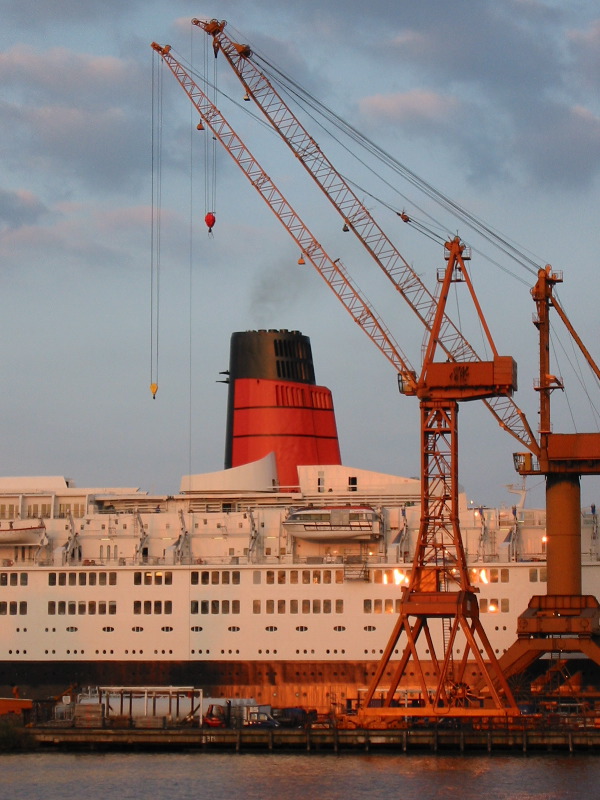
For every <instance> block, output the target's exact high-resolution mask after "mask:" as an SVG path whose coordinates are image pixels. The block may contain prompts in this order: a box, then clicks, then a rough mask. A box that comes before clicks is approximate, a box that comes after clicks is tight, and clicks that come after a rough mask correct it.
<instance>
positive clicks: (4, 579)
mask: <svg viewBox="0 0 600 800" xmlns="http://www.w3.org/2000/svg"><path fill="white" fill-rule="evenodd" d="M0 586H27V573H26V572H0Z"/></svg>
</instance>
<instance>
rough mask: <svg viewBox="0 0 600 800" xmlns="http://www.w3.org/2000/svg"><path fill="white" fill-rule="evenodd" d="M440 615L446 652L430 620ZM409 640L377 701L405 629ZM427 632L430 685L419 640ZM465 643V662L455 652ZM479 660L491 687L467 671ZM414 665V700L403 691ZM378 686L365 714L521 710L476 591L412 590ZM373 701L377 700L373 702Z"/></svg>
mask: <svg viewBox="0 0 600 800" xmlns="http://www.w3.org/2000/svg"><path fill="white" fill-rule="evenodd" d="M433 619H437V620H439V623H440V624H442V625H443V626H444V634H445V635H444V653H443V654H441V657H438V654H437V653H436V650H435V647H434V644H433V639H432V635H431V630H430V625H429V621H430V620H433ZM403 633H404V634H406V644H405V647H404V651H403V653H402V657H401V659H400V660H399V661H398V662H397V664H396V666H395V670H394V672H393V675H392V678H391V681H390V684H389V687H388V688H387V691H382V694H383V698H382V704H381V705H377V704H376V705H373V695H374V693H375V687H376V686H378V685H379V684H380V681H381V679H382V676H383V673H384V671H385V668H386V666H387V665H388V664H389V659H390V657H391V654H392V653H393V651H394V648H395V647H396V645H397V643H398V641H399V639H400V637H401V636H402V634H403ZM421 636H423V637H424V639H425V642H426V643H427V648H428V649H427V653H428V656H427V667H428V668H429V667H430V664H433V667H434V674H433V676H432V677H433V680H434V685H433V686H429V685H428V682H427V679H426V674H425V666H424V663H423V660H422V659H421V657H420V655H419V652H418V649H417V644H418V640H419V638H420V637H421ZM461 643H462V645H463V647H462V648H458V649H459V650H462V657H461V659H460V661H458V660H457V659H455V658H453V656H452V654H453V653H454V652H455V650H456V646H457V645H458V644H461ZM474 665H475V666H476V667H477V668H478V669H479V671H480V673H481V674H483V675H484V676H486V680H487V684H488V685H487V687H486V688H485V689H484V690H483V691H482V692H480V693H477V694H476V693H475V692H474V690H473V688H472V684H473V681H472V680H471V678H470V675H468V674H467V673H468V672H470V671H472V669H473V667H474ZM411 667H412V669H413V671H414V674H415V675H416V679H417V681H418V684H419V687H420V691H419V694H418V699H417V700H416V701H414V702H413V703H412V704H411V705H409V704H408V703H404V704H403V702H402V699H401V698H402V696H401V695H397V690H398V686H399V683H400V680H401V678H402V676H403V675H405V674H406V673H407V672H408V670H409V669H410V668H411ZM371 686H372V691H370V693H369V694H368V695H367V697H366V700H365V705H364V706H363V708H362V709H361V710H360V713H359V719H361V720H363V719H364V720H365V721H367V722H368V720H370V719H373V718H376V719H379V718H381V719H388V720H389V719H390V718H398V717H406V716H420V717H422V716H432V717H437V716H441V717H444V716H460V717H469V716H470V717H482V716H494V717H498V716H503V715H517V714H518V713H519V710H518V708H517V706H516V704H515V702H514V700H513V699H512V695H511V692H510V689H509V687H508V683H507V681H506V680H505V677H504V675H503V673H502V671H501V669H500V668H499V664H498V661H497V660H496V657H495V655H494V652H493V650H492V647H491V645H490V643H489V641H488V638H487V635H486V634H485V631H484V630H483V627H482V625H481V622H480V619H479V606H478V603H477V597H476V595H475V594H474V593H473V592H470V591H458V592H448V591H443V592H435V591H426V592H409V593H407V594H406V596H405V598H404V600H403V603H402V609H401V611H400V614H399V617H398V620H397V622H396V626H395V628H394V632H393V633H392V636H391V637H390V640H389V642H388V645H387V649H386V651H385V653H384V655H383V657H382V659H381V661H380V664H379V666H378V669H377V672H376V674H375V676H374V678H373V681H372V684H371ZM369 703H370V704H371V705H369Z"/></svg>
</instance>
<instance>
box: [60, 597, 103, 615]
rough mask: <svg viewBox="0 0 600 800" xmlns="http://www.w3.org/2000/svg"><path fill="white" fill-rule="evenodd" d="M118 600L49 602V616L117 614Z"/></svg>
mask: <svg viewBox="0 0 600 800" xmlns="http://www.w3.org/2000/svg"><path fill="white" fill-rule="evenodd" d="M116 613H117V601H116V600H98V602H96V600H88V601H87V602H86V601H85V600H79V601H75V600H49V601H48V614H50V615H54V614H60V615H62V614H71V615H72V614H116Z"/></svg>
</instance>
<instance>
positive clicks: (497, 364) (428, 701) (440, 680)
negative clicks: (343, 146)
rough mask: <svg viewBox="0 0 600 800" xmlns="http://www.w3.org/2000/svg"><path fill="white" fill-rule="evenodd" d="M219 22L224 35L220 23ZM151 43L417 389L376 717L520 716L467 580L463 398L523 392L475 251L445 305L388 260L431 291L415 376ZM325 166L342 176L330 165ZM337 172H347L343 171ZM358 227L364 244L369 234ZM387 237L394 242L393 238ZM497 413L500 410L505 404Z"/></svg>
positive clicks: (525, 435) (227, 132) (208, 108)
mask: <svg viewBox="0 0 600 800" xmlns="http://www.w3.org/2000/svg"><path fill="white" fill-rule="evenodd" d="M215 30H217V31H220V32H221V33H222V27H221V26H219V27H218V28H217V29H215ZM215 42H216V46H215V52H217V50H218V47H219V46H220V44H221V42H220V40H216V39H215ZM152 47H153V49H154V50H155V51H156V52H157V53H159V54H160V56H161V57H162V59H163V60H164V62H165V63H166V64H167V66H168V67H169V69H170V70H171V72H172V73H173V74H174V76H175V78H176V79H177V80H178V82H179V83H180V85H181V86H182V88H183V89H184V91H185V92H186V94H187V95H188V97H189V98H190V100H191V102H192V103H193V105H194V106H195V108H196V110H197V111H198V113H199V114H200V116H201V118H202V121H203V123H204V125H206V126H207V127H209V128H210V129H211V130H212V132H213V134H214V135H215V136H216V137H217V139H218V140H219V141H220V142H221V143H222V144H223V146H224V147H225V149H226V151H227V152H228V153H229V154H230V155H231V156H232V157H233V158H234V160H235V161H236V163H237V164H238V165H239V166H240V167H241V169H242V171H243V172H244V174H245V175H246V176H247V177H248V179H249V180H250V182H251V183H252V185H253V186H254V187H255V188H256V189H257V191H258V192H259V193H260V195H261V196H262V197H263V199H264V200H265V201H266V202H267V204H268V205H269V206H270V208H271V209H272V210H273V211H274V213H275V214H276V216H277V218H278V219H279V220H280V222H281V223H282V224H283V225H284V227H285V228H286V230H287V231H288V233H289V234H290V235H291V236H292V237H293V238H294V240H295V241H296V243H297V244H298V246H299V247H300V250H301V252H302V253H303V254H304V255H305V256H306V257H307V258H308V259H309V260H310V261H311V263H312V264H313V266H315V268H316V269H317V271H318V272H319V274H320V275H321V276H322V277H323V278H324V279H325V281H326V282H327V284H328V285H329V286H330V288H331V289H332V290H333V291H334V292H335V293H336V294H337V296H338V298H339V299H340V300H341V301H342V303H343V304H344V306H345V307H346V309H347V310H348V311H349V313H350V314H351V315H352V317H353V318H354V320H355V321H356V322H357V323H358V324H359V325H360V326H361V327H362V328H363V330H365V332H366V333H367V334H368V335H369V336H370V338H371V339H372V340H373V341H374V342H375V344H376V345H377V346H378V347H379V349H380V350H381V351H382V352H383V353H384V355H386V357H387V358H388V360H390V361H391V363H392V364H393V365H394V367H395V368H396V370H397V371H398V374H399V383H400V384H401V387H402V390H403V391H404V393H406V394H409V395H415V396H417V397H418V398H419V400H420V405H421V453H422V464H421V466H422V480H421V487H422V488H421V493H422V505H421V509H422V510H421V524H420V531H419V539H418V542H417V546H416V551H415V560H414V564H413V569H412V571H411V578H410V583H409V585H408V587H406V588H405V589H404V590H403V599H402V604H401V612H400V615H399V619H398V623H397V626H396V629H395V631H394V634H393V636H392V638H391V639H390V642H389V644H388V646H387V648H386V651H385V653H384V657H383V659H382V660H381V662H380V664H379V667H378V669H377V671H376V673H375V675H374V677H373V681H372V683H371V687H370V689H369V692H368V696H367V700H366V703H365V708H364V709H363V711H364V713H367V714H368V713H370V711H371V709H370V707H369V705H370V701H371V699H372V698H373V696H374V694H375V692H381V690H382V684H381V681H382V679H383V676H384V673H386V670H387V669H388V667H389V664H390V661H391V659H392V655H393V654H394V650H395V647H396V644H397V642H398V639H399V638H400V636H401V634H402V633H403V632H404V633H406V635H407V643H406V644H405V647H404V652H403V655H402V657H401V659H400V660H399V662H398V666H397V667H396V668H395V670H394V674H393V676H392V678H391V681H389V680H388V685H387V687H386V691H385V701H384V703H383V708H379V707H378V708H377V709H372V711H373V713H375V714H376V715H377V716H386V715H389V716H395V715H398V713H399V712H401V713H402V715H403V716H406V715H407V714H408V713H411V714H414V715H426V716H431V715H435V714H441V715H444V716H447V715H448V714H449V713H450V714H456V715H477V716H481V715H482V714H489V715H498V714H507V713H511V714H514V713H517V707H516V705H515V702H514V699H513V697H512V695H511V692H510V689H509V687H508V685H507V683H506V681H505V679H504V677H503V675H502V673H501V671H500V670H499V668H498V663H497V660H496V657H495V654H494V652H493V649H492V647H491V646H490V643H489V641H488V639H487V635H486V634H485V631H484V629H483V626H482V625H481V622H480V619H479V608H478V603H477V598H476V593H475V589H474V587H473V586H472V585H471V581H470V579H469V573H468V570H467V565H466V558H465V553H464V549H463V544H462V539H461V534H460V528H459V522H458V457H457V449H458V403H459V402H460V401H464V400H475V399H485V400H496V399H498V398H500V399H501V400H510V399H511V397H512V394H513V392H514V390H515V389H516V366H515V363H514V361H513V359H512V358H511V357H509V356H499V355H498V353H497V350H496V348H495V346H494V343H493V341H492V338H491V335H490V333H489V330H488V327H487V324H486V322H485V319H484V317H483V314H482V312H481V309H480V307H479V304H478V302H477V298H476V296H475V293H474V290H473V286H472V284H471V282H470V279H469V276H468V273H467V270H466V268H465V260H468V259H469V257H470V254H469V253H468V251H467V249H466V248H465V246H464V245H463V244H462V243H461V242H460V240H459V239H458V238H455V239H453V240H451V241H448V242H447V243H446V245H445V256H446V259H447V266H446V269H445V271H444V279H443V283H442V287H441V292H440V296H439V299H438V300H437V301H436V300H434V299H433V297H432V296H431V295H430V294H429V293H428V292H427V291H426V290H425V288H424V287H423V286H422V284H421V282H420V280H419V279H418V277H417V276H416V274H415V273H414V272H413V271H412V269H411V268H410V267H409V266H408V264H407V263H406V262H405V261H404V260H402V264H403V267H402V270H401V272H402V273H403V274H402V280H398V279H397V275H395V274H394V272H393V270H392V269H388V267H389V263H388V264H386V265H385V267H384V271H386V273H388V274H389V276H390V277H391V278H392V279H393V280H394V283H395V284H396V286H397V288H398V289H399V291H400V292H401V293H402V294H403V296H404V297H405V298H406V299H408V302H409V304H410V305H411V307H413V308H414V305H413V303H412V302H411V299H410V297H409V294H410V292H409V289H411V290H412V291H416V296H418V297H419V298H423V297H424V296H425V297H426V298H427V300H426V302H425V303H424V306H423V307H424V308H425V309H426V311H425V313H420V311H419V310H417V313H418V314H419V316H420V317H421V319H422V321H423V322H424V324H426V327H427V329H428V336H429V339H428V346H427V349H426V354H425V358H424V363H423V367H422V370H421V373H420V377H419V378H418V379H417V377H416V372H415V370H414V369H413V368H412V367H411V365H410V363H409V362H408V360H407V359H406V357H405V356H404V355H403V354H402V352H401V351H400V349H399V348H398V346H397V345H396V343H395V342H394V340H393V338H392V337H391V334H389V332H388V331H387V329H385V328H384V326H383V324H382V323H381V321H380V320H379V317H378V316H377V315H376V314H375V312H374V311H373V310H372V309H371V306H370V305H369V304H368V303H367V302H366V301H365V300H364V299H363V298H362V297H361V296H360V293H359V292H358V290H357V289H356V287H354V286H353V284H352V282H351V281H350V279H349V276H348V275H347V273H346V271H345V268H344V267H343V265H342V264H341V262H340V261H339V259H336V260H335V261H332V260H331V259H330V258H329V256H328V255H327V254H326V252H325V251H324V250H323V248H322V247H321V245H320V244H319V243H318V242H317V240H316V239H315V237H314V236H313V235H312V233H311V232H310V231H309V229H308V228H307V227H306V225H305V224H304V223H303V222H302V220H301V219H300V217H299V216H298V215H297V214H296V213H295V211H294V210H293V209H292V208H291V206H290V205H289V204H288V203H287V201H286V200H285V198H284V197H283V195H282V194H281V192H280V191H279V190H278V189H277V187H276V186H275V184H274V183H273V181H272V180H271V178H269V176H268V175H267V174H266V172H265V171H264V170H263V169H262V167H260V165H259V164H258V162H257V161H256V159H255V158H254V157H253V156H252V154H251V153H250V151H249V150H248V148H247V147H246V146H245V145H244V144H243V142H242V141H241V139H240V138H239V136H238V135H237V134H236V133H235V132H234V131H233V129H232V128H231V126H230V125H229V124H228V123H227V121H226V120H225V118H224V117H223V115H222V114H221V112H220V111H219V110H218V109H217V108H216V107H215V106H214V104H213V103H212V102H211V101H210V100H209V98H208V97H207V96H206V95H205V93H204V92H203V91H202V89H201V88H200V87H199V86H198V85H197V84H196V82H195V81H194V80H193V78H192V77H191V75H190V74H189V73H188V71H187V70H186V69H185V68H184V67H183V66H182V65H181V63H180V62H179V61H178V60H177V59H176V58H175V57H174V56H173V54H172V53H171V49H170V47H169V46H165V47H162V46H160V45H158V44H156V43H153V45H152ZM234 49H235V51H236V52H243V53H245V54H246V56H247V54H248V48H247V47H246V46H241V45H240V46H237V45H236V46H234ZM265 80H266V79H265ZM327 171H328V172H331V174H332V175H336V176H337V173H336V172H335V170H333V167H331V166H330V165H329V162H327ZM338 180H341V179H340V178H339V176H338ZM342 196H344V197H345V196H346V190H343V191H342ZM356 202H358V201H356ZM353 203H354V201H353ZM334 204H335V203H334ZM336 207H337V205H336ZM361 213H362V215H363V218H364V217H367V216H368V214H367V212H366V210H365V209H364V208H363V209H362V212H361ZM358 214H359V212H358V210H355V211H353V213H352V214H347V216H348V217H349V218H350V219H351V224H352V225H353V226H354V227H358V226H357V217H358ZM365 224H366V231H367V232H368V231H372V229H373V225H374V222H368V221H367V222H366V223H365ZM377 230H378V231H379V229H377ZM358 235H359V238H360V239H361V241H363V243H365V242H367V241H369V237H368V236H367V235H366V234H365V232H364V231H363V232H361V233H359V234H358ZM383 236H384V235H383V233H382V232H379V233H377V235H376V236H374V238H372V239H371V240H370V241H371V245H370V246H368V247H367V249H369V251H370V252H371V253H372V254H375V252H376V253H377V255H376V256H375V257H376V260H377V262H378V263H379V264H380V266H381V265H382V257H381V248H380V247H379V245H380V244H381V237H383ZM386 242H388V240H387V239H385V240H384V243H386ZM388 244H389V247H392V246H391V243H388ZM396 254H397V251H396V250H395V248H394V249H393V252H392V254H391V258H390V259H389V260H388V261H389V262H391V263H392V264H393V263H394V261H395V260H396V258H397V256H396ZM455 281H462V282H465V283H466V284H467V286H468V288H469V291H470V294H471V297H472V300H473V303H474V305H475V308H476V311H477V314H478V316H479V319H480V322H481V324H482V327H483V329H484V331H485V332H486V335H487V338H488V342H489V345H490V346H491V349H492V352H493V359H492V360H491V361H484V360H482V359H480V358H479V357H478V356H477V355H476V354H475V351H474V350H473V348H472V347H471V346H470V345H469V344H468V342H466V340H465V339H464V338H463V336H462V334H461V333H460V332H459V331H458V330H457V329H456V328H455V327H454V326H453V325H452V324H451V323H450V321H449V320H448V318H447V316H446V313H445V308H446V300H447V297H448V292H449V289H450V286H451V284H452V283H453V282H455ZM438 350H441V351H442V355H443V358H444V360H443V361H437V360H436V355H438ZM455 351H458V353H459V354H460V356H461V358H462V360H461V359H460V358H458V357H457V354H456V352H455ZM507 408H508V409H509V412H508V417H510V418H511V419H514V420H516V421H517V422H518V425H519V426H520V429H519V430H518V431H517V432H516V433H515V431H514V430H512V429H511V432H513V434H514V435H515V436H516V437H517V438H518V439H519V440H520V441H522V442H523V443H524V444H526V445H528V446H531V448H532V449H534V439H533V436H532V435H531V432H530V431H529V429H528V427H527V426H526V424H525V425H524V424H523V419H524V417H523V415H522V414H521V412H520V411H519V410H518V409H517V408H516V406H514V404H512V401H511V402H510V403H504V405H503V406H502V424H503V426H506V424H507V423H506V422H505V421H504V420H505V419H506V418H507V412H506V409H507ZM492 410H493V413H494V414H495V416H496V417H497V418H498V417H499V414H498V412H497V411H496V410H495V409H492ZM430 620H436V621H437V622H438V624H439V625H440V626H441V634H442V635H441V637H440V638H441V640H442V642H443V646H442V650H441V651H440V652H436V649H435V647H434V644H433V638H432V635H431V631H430ZM421 635H423V642H424V643H425V644H426V645H427V652H425V648H424V647H423V648H419V647H418V640H419V638H420V637H421ZM459 644H460V646H458V645H459ZM458 652H460V653H461V657H460V659H459V660H457V659H456V658H455V656H456V654H457V653H458ZM424 661H427V662H428V663H431V664H433V669H434V675H433V678H434V680H433V684H432V681H431V680H427V675H426V668H425V667H424V665H423V662H424ZM473 662H475V663H476V665H477V671H475V672H474V673H473V672H471V673H469V674H467V670H468V669H471V670H472V665H473ZM409 664H411V665H414V667H415V671H416V675H417V680H418V682H419V688H420V703H419V704H418V705H416V706H413V707H411V708H410V709H409V710H407V708H406V707H403V708H402V709H398V707H397V704H396V702H395V695H396V690H397V688H398V686H399V684H400V681H401V679H402V676H403V674H404V672H405V670H406V669H407V667H408V665H409ZM474 676H476V677H477V680H481V681H482V682H483V683H484V684H485V686H486V687H487V693H486V699H487V702H486V707H485V708H484V707H483V706H482V698H481V696H478V697H476V698H475V697H474V693H473V685H474V680H473V677H474ZM432 686H433V688H432Z"/></svg>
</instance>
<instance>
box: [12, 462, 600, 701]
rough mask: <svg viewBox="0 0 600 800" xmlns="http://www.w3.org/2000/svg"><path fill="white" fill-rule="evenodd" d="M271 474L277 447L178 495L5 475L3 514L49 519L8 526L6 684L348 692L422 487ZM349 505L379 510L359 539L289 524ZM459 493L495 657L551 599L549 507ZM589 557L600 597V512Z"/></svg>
mask: <svg viewBox="0 0 600 800" xmlns="http://www.w3.org/2000/svg"><path fill="white" fill-rule="evenodd" d="M268 471H269V458H268V457H267V458H266V459H263V460H262V461H261V462H257V463H256V464H254V465H247V466H245V467H240V468H236V469H231V470H226V471H223V472H222V473H213V474H211V475H207V476H186V477H184V479H183V480H182V487H184V489H185V491H184V492H183V493H181V494H180V495H177V496H176V497H164V496H150V495H147V494H145V493H143V492H140V491H137V490H131V489H127V490H115V489H108V490H107V489H77V488H75V487H73V486H70V485H68V484H67V482H65V481H64V480H62V479H47V478H38V479H35V490H31V491H27V486H22V485H21V486H20V485H19V484H18V480H17V479H0V514H2V516H4V517H6V515H7V513H8V511H9V510H12V514H13V516H14V518H15V519H17V514H18V516H19V517H20V518H22V519H23V518H27V517H32V515H35V516H41V517H43V523H44V530H45V534H44V537H43V539H40V540H38V541H36V542H34V543H28V542H20V543H18V544H17V543H12V542H10V541H6V540H2V538H1V537H0V617H3V626H2V630H3V633H2V638H1V646H0V685H1V684H4V685H7V684H11V683H19V684H21V685H28V686H32V687H36V686H37V687H38V689H40V691H41V687H46V686H50V685H55V686H56V685H58V686H61V685H62V686H67V685H69V684H70V683H73V682H77V683H78V684H79V685H90V684H95V683H96V684H101V683H104V684H106V683H127V684H129V685H131V684H135V683H137V684H138V685H143V684H155V685H156V684H160V683H168V684H179V685H183V684H185V685H196V686H203V687H205V688H206V689H207V690H208V691H210V692H220V693H227V692H229V693H232V694H233V695H234V694H239V695H244V694H251V695H252V696H255V697H256V699H257V700H260V701H264V702H272V701H273V697H276V698H277V699H278V700H279V702H280V703H281V704H284V703H285V704H290V703H296V704H298V703H300V704H311V705H320V706H325V705H326V704H327V703H328V702H329V701H331V699H332V698H333V696H334V695H335V696H336V698H337V701H338V702H344V701H345V699H346V698H350V697H354V696H356V694H357V693H358V692H360V690H361V688H364V686H365V685H366V684H368V681H369V678H370V675H371V674H372V672H373V670H374V668H375V664H376V662H377V661H378V660H379V657H380V655H381V654H382V652H383V650H384V648H385V646H386V644H387V641H388V638H389V635H390V633H391V631H392V628H393V625H394V622H395V619H396V613H397V611H398V608H399V603H400V598H401V592H402V585H403V584H404V583H405V580H406V578H405V576H406V575H407V572H408V571H409V570H410V566H411V561H412V555H413V546H414V543H415V540H416V534H417V530H418V523H419V507H418V495H419V484H418V481H414V480H408V479H404V478H397V477H394V476H388V475H383V474H380V473H372V472H367V471H363V470H357V469H353V468H349V467H342V466H334V467H300V468H299V474H300V491H299V492H294V493H280V492H276V491H274V490H273V489H272V488H268V487H270V486H272V483H271V482H269V481H267V482H265V475H266V474H268ZM32 480H33V479H28V481H32ZM216 484H219V485H220V486H221V490H220V491H219V492H216V491H215V489H214V486H215V485H216ZM228 487H230V488H228ZM265 487H267V488H265ZM348 487H351V489H349V488H348ZM324 489H326V492H324ZM357 503H359V504H365V505H368V506H369V507H370V508H372V509H374V510H375V512H376V513H375V516H376V518H377V528H376V530H375V529H373V530H372V531H370V534H369V536H368V537H367V538H366V539H364V540H361V539H357V538H356V537H355V535H354V533H355V532H354V531H352V530H349V531H347V535H346V536H343V535H341V534H342V533H343V532H342V531H339V530H338V531H336V535H335V536H329V537H325V538H324V539H322V540H321V539H319V537H318V536H313V535H310V534H309V535H308V536H306V535H305V532H304V531H299V530H298V528H297V525H296V526H295V525H294V524H292V525H290V524H286V520H287V519H288V517H289V513H290V509H291V508H296V509H297V508H298V507H299V506H310V507H315V508H321V509H323V513H325V509H327V508H330V507H331V506H332V504H335V505H336V506H337V507H340V506H342V507H343V506H344V505H348V506H355V505H356V504H357ZM461 503H462V506H461V515H460V516H461V525H462V534H463V540H464V543H465V549H466V552H467V558H468V561H469V565H470V567H471V569H472V572H471V575H472V580H473V584H474V586H475V588H476V589H477V590H478V598H479V607H480V614H481V619H482V621H483V624H484V627H485V630H486V632H487V634H488V637H489V639H490V641H491V644H492V647H493V648H494V650H495V652H496V653H497V654H498V655H501V654H502V653H503V652H504V651H505V650H506V649H507V648H508V647H509V646H510V645H511V644H512V643H513V641H514V640H515V636H516V629H517V616H518V615H519V614H520V613H521V612H523V611H524V610H525V608H526V607H527V603H528V601H529V599H530V597H531V596H532V595H536V594H544V593H545V589H546V585H545V560H544V559H545V542H544V522H545V521H544V514H543V512H541V511H529V510H526V509H524V508H522V507H518V508H514V509H508V510H500V511H499V510H496V509H476V508H470V507H467V505H466V502H465V500H464V497H463V498H461ZM17 507H18V508H17ZM6 522H7V521H6V519H4V520H3V522H2V527H3V528H6V527H7V525H6ZM338 534H340V535H338ZM583 551H584V552H583V554H582V560H583V567H582V574H583V591H584V593H586V594H595V595H597V594H598V593H599V589H600V561H599V560H598V559H599V553H598V542H597V520H596V516H595V514H592V513H591V512H588V513H584V514H583ZM433 633H434V637H435V636H436V635H437V634H436V632H435V631H433ZM439 635H441V631H440V634H439ZM459 650H460V648H458V649H457V652H456V654H455V655H456V656H457V657H458V658H460V652H459ZM425 655H426V654H425ZM407 680H408V681H410V676H408V677H407Z"/></svg>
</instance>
